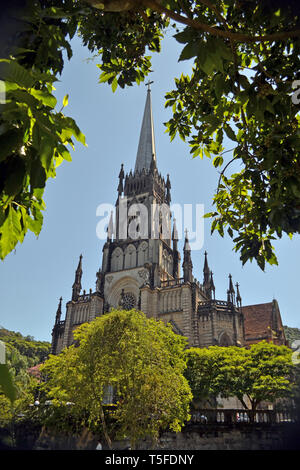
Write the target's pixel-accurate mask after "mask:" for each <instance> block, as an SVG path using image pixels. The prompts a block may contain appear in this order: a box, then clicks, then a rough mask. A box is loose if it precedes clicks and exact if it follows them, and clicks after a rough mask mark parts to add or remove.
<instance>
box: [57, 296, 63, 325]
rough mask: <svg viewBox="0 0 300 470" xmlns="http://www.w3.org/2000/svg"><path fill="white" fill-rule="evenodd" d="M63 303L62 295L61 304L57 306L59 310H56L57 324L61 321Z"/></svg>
mask: <svg viewBox="0 0 300 470" xmlns="http://www.w3.org/2000/svg"><path fill="white" fill-rule="evenodd" d="M61 303H62V297H61V298H60V299H59V304H58V307H57V312H56V317H55V324H57V323H59V322H60V318H61Z"/></svg>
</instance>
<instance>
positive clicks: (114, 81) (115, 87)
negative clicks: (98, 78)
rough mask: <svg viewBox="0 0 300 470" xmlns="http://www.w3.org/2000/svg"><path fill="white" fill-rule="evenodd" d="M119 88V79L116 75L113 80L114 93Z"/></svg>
mask: <svg viewBox="0 0 300 470" xmlns="http://www.w3.org/2000/svg"><path fill="white" fill-rule="evenodd" d="M117 88H118V80H117V77H115V78H114V79H113V81H112V82H111V89H112V91H113V93H114V92H115V91H116V89H117Z"/></svg>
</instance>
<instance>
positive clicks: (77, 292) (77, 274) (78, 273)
mask: <svg viewBox="0 0 300 470" xmlns="http://www.w3.org/2000/svg"><path fill="white" fill-rule="evenodd" d="M81 278H82V255H80V256H79V262H78V266H77V269H76V272H75V281H74V284H73V286H72V300H77V299H78V296H79V295H80V291H81Z"/></svg>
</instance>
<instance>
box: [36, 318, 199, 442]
mask: <svg viewBox="0 0 300 470" xmlns="http://www.w3.org/2000/svg"><path fill="white" fill-rule="evenodd" d="M74 338H75V341H76V342H77V346H75V345H74V346H71V347H69V348H67V349H64V350H63V351H62V353H61V354H60V355H58V356H50V358H49V359H48V360H47V361H46V363H45V365H44V366H43V368H42V370H43V373H45V374H46V375H47V382H46V384H45V388H46V390H47V393H48V397H51V398H55V399H56V400H59V401H60V402H67V401H69V402H73V403H74V409H75V408H76V410H79V411H80V410H82V413H88V415H89V425H90V426H92V428H93V429H95V428H97V426H98V429H99V430H101V432H102V433H103V434H104V436H105V439H106V441H107V443H108V445H109V446H111V438H110V431H111V430H110V427H109V426H108V425H107V421H106V417H105V412H104V406H103V401H104V397H105V390H107V387H108V386H112V387H113V389H114V393H115V397H116V411H115V412H114V413H113V419H114V421H115V423H117V429H118V433H117V436H118V437H121V438H122V437H125V436H127V437H128V438H130V441H131V446H132V448H134V447H135V445H136V442H137V440H138V439H141V438H145V437H151V438H153V439H154V440H155V439H156V438H157V437H158V434H159V431H160V430H161V429H166V428H169V429H171V430H174V431H179V430H180V429H181V426H182V425H183V423H184V421H185V420H187V419H188V417H189V414H188V410H189V403H190V400H191V397H192V395H191V392H190V387H189V385H188V383H187V380H186V379H185V378H184V376H183V371H184V369H185V361H184V358H183V352H184V348H185V347H186V340H185V338H182V337H181V336H179V335H176V334H175V333H173V331H172V329H171V327H169V326H165V325H164V324H163V323H162V322H158V321H156V320H154V319H147V318H146V316H145V315H144V314H143V313H141V312H137V311H135V310H131V311H121V310H115V311H112V312H110V313H109V314H106V315H103V316H101V317H99V318H97V319H95V320H94V321H92V322H90V323H85V324H83V325H82V326H80V327H79V328H77V329H76V330H75V331H74Z"/></svg>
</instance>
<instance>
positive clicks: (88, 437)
mask: <svg viewBox="0 0 300 470" xmlns="http://www.w3.org/2000/svg"><path fill="white" fill-rule="evenodd" d="M19 431H20V432H17V435H18V438H17V448H19V449H24V448H25V449H26V448H27V449H28V448H29V449H33V450H40V449H45V450H93V449H95V448H96V445H97V437H96V436H94V435H93V434H92V433H91V432H89V431H88V430H84V431H83V432H82V434H81V435H80V436H70V435H69V436H67V435H63V434H55V433H54V432H51V431H49V430H47V429H45V428H42V429H41V430H40V432H38V433H37V432H35V435H32V436H31V433H30V430H29V429H27V430H26V433H24V432H22V430H19ZM299 431H300V425H299V424H296V423H282V424H280V425H278V424H276V425H262V424H255V425H249V424H238V425H234V424H233V425H207V424H206V425H190V426H187V427H185V428H184V429H183V431H182V432H180V433H177V434H176V433H171V432H168V433H164V434H162V436H161V437H160V439H159V442H158V444H157V445H156V446H153V445H151V443H150V442H148V441H147V440H143V441H141V442H140V443H139V445H138V449H140V450H142V449H145V450H154V449H156V450H157V449H161V450H289V449H290V450H291V449H292V450H296V449H297V450H299V449H300V432H299ZM128 444H129V443H128V441H125V440H124V441H117V442H114V443H113V449H115V450H121V449H125V448H126V447H127V446H128ZM0 448H1V433H0ZM104 449H105V446H104Z"/></svg>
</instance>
